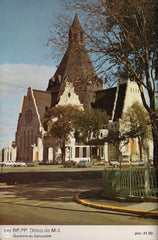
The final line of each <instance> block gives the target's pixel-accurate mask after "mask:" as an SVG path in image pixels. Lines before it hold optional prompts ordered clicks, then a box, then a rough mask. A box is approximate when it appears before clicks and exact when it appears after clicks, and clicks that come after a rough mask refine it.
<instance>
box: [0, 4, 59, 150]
mask: <svg viewBox="0 0 158 240" xmlns="http://www.w3.org/2000/svg"><path fill="white" fill-rule="evenodd" d="M58 11H60V4H59V2H58V0H0V29H1V34H0V150H1V149H2V148H3V147H7V146H8V142H9V140H13V141H14V140H15V133H16V129H17V122H18V117H19V110H20V105H21V100H22V95H23V94H25V95H26V94H27V89H28V87H30V86H31V87H32V88H33V89H39V90H46V88H47V85H48V80H49V79H50V78H51V77H52V76H53V75H54V72H55V70H56V63H55V61H54V60H53V56H50V49H49V47H47V46H46V43H47V40H48V37H49V30H50V29H51V30H52V22H53V19H54V15H55V14H57V13H58Z"/></svg>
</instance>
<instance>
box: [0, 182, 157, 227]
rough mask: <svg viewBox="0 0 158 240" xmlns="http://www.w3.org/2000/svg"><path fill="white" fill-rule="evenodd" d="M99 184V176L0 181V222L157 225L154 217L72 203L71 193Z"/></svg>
mask: <svg viewBox="0 0 158 240" xmlns="http://www.w3.org/2000/svg"><path fill="white" fill-rule="evenodd" d="M101 184H102V179H82V180H71V179H67V180H66V181H53V182H37V183H28V184H17V185H9V186H8V185H5V184H1V185H0V212H1V214H0V224H1V225H9V224H11V225H12V224H13V225H20V224H21V225H22V224H23V225H25V224H28V225H33V224H38V225H48V224H51V225H157V220H156V219H150V218H141V217H137V216H133V215H128V214H123V213H116V212H110V211H106V210H98V209H93V208H89V207H86V206H82V205H80V204H78V203H76V202H75V200H74V196H75V194H77V193H78V192H82V191H88V190H91V189H99V188H100V187H101ZM125 205H127V203H122V206H125Z"/></svg>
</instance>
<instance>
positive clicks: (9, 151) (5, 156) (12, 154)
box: [0, 141, 17, 164]
mask: <svg viewBox="0 0 158 240" xmlns="http://www.w3.org/2000/svg"><path fill="white" fill-rule="evenodd" d="M16 153H17V147H16V145H15V142H13V141H9V146H8V147H4V148H3V149H2V151H1V153H0V158H1V159H0V162H2V163H5V164H7V163H8V164H9V163H15V162H16Z"/></svg>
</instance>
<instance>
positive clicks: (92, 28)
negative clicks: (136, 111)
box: [49, 0, 158, 166]
mask: <svg viewBox="0 0 158 240" xmlns="http://www.w3.org/2000/svg"><path fill="white" fill-rule="evenodd" d="M63 2H64V3H65V7H67V8H71V7H72V8H73V7H75V6H76V5H77V7H78V12H80V11H81V14H80V16H83V18H84V19H83V20H82V21H84V22H85V24H84V29H85V35H86V38H87V40H88V41H87V45H86V46H87V49H88V51H89V52H90V53H92V54H94V55H95V56H94V57H93V59H95V67H96V70H97V71H98V72H99V73H100V74H101V76H102V77H103V76H104V78H105V79H106V80H108V79H109V76H112V73H113V74H114V76H116V73H117V74H118V71H119V72H125V73H126V75H127V76H126V77H130V78H131V79H133V80H134V81H136V83H137V85H138V87H139V90H140V93H141V97H142V101H143V105H144V107H145V108H146V110H147V111H148V113H149V116H150V119H151V124H152V134H153V140H154V164H155V166H157V165H158V119H157V116H156V108H155V75H156V74H155V72H154V69H155V67H156V66H155V65H156V61H157V55H158V53H157V46H158V20H157V10H158V7H157V1H156V0H120V1H118V0H64V1H63ZM64 16H65V15H64ZM61 19H62V18H61V17H60V18H59V20H60V25H58V27H60V29H61V30H62V31H60V29H58V33H59V34H60V35H59V37H60V40H59V39H58V38H56V39H55V41H53V36H51V37H50V39H49V40H50V43H53V44H54V46H55V47H56V45H58V46H59V45H60V46H61V39H62V38H61V32H62V35H64V34H63V31H65V29H66V28H63V25H62V21H61ZM65 22H66V21H64V24H65ZM56 26H57V25H56ZM62 41H63V40H62ZM62 46H63V45H62Z"/></svg>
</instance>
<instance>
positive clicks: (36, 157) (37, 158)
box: [35, 152, 38, 161]
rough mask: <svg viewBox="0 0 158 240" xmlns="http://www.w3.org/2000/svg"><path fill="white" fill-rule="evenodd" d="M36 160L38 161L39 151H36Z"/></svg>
mask: <svg viewBox="0 0 158 240" xmlns="http://www.w3.org/2000/svg"><path fill="white" fill-rule="evenodd" d="M35 161H38V152H36V153H35Z"/></svg>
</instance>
